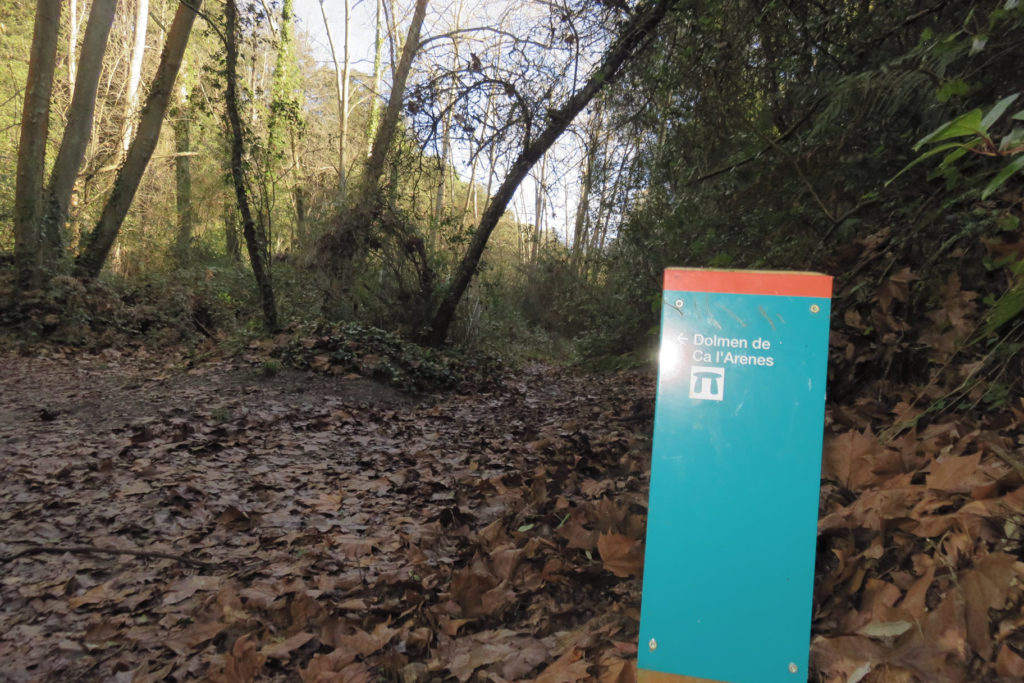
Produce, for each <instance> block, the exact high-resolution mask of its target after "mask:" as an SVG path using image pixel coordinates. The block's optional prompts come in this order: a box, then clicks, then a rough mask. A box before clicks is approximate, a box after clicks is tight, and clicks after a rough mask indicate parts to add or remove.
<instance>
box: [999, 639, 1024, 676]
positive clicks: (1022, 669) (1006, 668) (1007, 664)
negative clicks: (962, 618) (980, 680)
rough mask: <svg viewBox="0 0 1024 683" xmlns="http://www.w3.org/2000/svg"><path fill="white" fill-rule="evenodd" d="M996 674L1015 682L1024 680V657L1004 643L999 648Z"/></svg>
mask: <svg viewBox="0 0 1024 683" xmlns="http://www.w3.org/2000/svg"><path fill="white" fill-rule="evenodd" d="M996 673H997V674H999V675H1000V676H1006V677H1007V678H1011V679H1014V680H1024V657H1021V656H1020V655H1019V654H1017V653H1016V652H1014V651H1013V650H1012V649H1010V646H1009V645H1007V644H1006V643H1003V645H1002V647H1000V648H999V656H998V657H996Z"/></svg>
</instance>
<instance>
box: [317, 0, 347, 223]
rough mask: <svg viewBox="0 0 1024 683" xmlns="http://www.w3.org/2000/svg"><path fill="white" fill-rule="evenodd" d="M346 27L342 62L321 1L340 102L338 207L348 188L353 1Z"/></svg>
mask: <svg viewBox="0 0 1024 683" xmlns="http://www.w3.org/2000/svg"><path fill="white" fill-rule="evenodd" d="M344 8H345V26H344V42H343V43H342V46H341V49H342V55H341V60H340V61H339V59H338V51H337V49H336V48H335V46H334V37H333V35H332V34H331V22H330V21H328V20H327V9H326V8H325V7H324V0H320V15H321V16H322V17H323V20H324V31H325V32H326V33H327V44H328V46H330V48H331V61H332V62H334V77H335V83H336V94H337V101H338V205H339V206H341V205H342V204H343V203H344V201H345V194H346V191H347V186H348V159H347V157H348V109H349V102H348V101H349V62H350V59H349V37H350V35H351V29H352V17H351V1H350V0H344Z"/></svg>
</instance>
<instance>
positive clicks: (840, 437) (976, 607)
mask: <svg viewBox="0 0 1024 683" xmlns="http://www.w3.org/2000/svg"><path fill="white" fill-rule="evenodd" d="M834 341H835V340H834ZM265 359H266V356H265V355H261V354H260V353H258V352H254V353H252V355H249V356H246V355H245V354H241V355H235V356H225V355H210V356H208V357H206V358H204V359H202V360H196V359H191V360H190V359H189V358H188V357H186V356H180V355H176V354H173V353H157V352H153V351H151V352H148V353H147V352H146V351H145V350H142V349H137V350H135V351H133V352H127V351H126V352H119V351H116V350H113V349H108V350H106V351H103V352H100V353H98V354H93V355H89V354H85V353H82V352H74V353H70V352H65V351H61V350H60V349H59V348H56V347H49V348H47V347H40V348H36V349H33V350H32V351H31V352H23V353H20V354H15V353H12V352H6V353H3V354H2V355H0V369H2V372H0V481H2V482H3V484H2V486H0V566H2V572H0V680H5V681H29V680H32V681H35V680H43V681H77V680H110V681H126V682H127V681H162V680H178V681H184V680H212V681H249V680H280V681H294V680H301V681H371V680H401V681H450V680H458V681H469V680H477V681H495V682H500V681H511V680H537V681H544V682H548V683H556V682H563V681H565V682H573V681H585V680H599V681H607V682H616V683H619V682H621V683H625V682H627V681H633V680H634V677H635V673H634V672H635V657H636V637H637V631H638V621H639V606H640V589H641V578H640V577H641V574H642V559H643V558H642V554H643V553H642V549H643V538H644V528H645V521H646V501H647V477H648V468H649V459H650V450H649V449H650V442H649V436H650V433H651V418H652V415H653V404H654V385H655V381H654V376H653V374H652V373H650V372H644V371H629V372H620V373H614V374H601V375H591V374H584V373H580V372H570V371H567V370H563V369H558V368H554V367H551V366H546V365H541V364H535V365H528V366H525V367H522V368H519V369H517V370H516V372H515V373H514V374H510V375H509V376H508V377H505V378H503V379H502V381H500V382H489V383H486V386H485V385H483V384H481V385H479V386H476V387H469V388H467V387H463V388H462V390H461V391H449V392H445V393H428V394H404V393H400V392H398V391H396V390H394V389H391V388H388V387H385V386H383V385H380V384H377V383H374V382H372V381H370V380H368V379H365V378H357V377H355V376H347V375H346V376H340V375H339V376H333V377H332V376H327V375H324V374H318V373H314V372H311V371H299V370H293V369H287V368H280V367H279V366H274V367H273V368H272V371H269V372H268V367H267V365H266V362H265ZM920 396H921V388H920V387H903V388H899V387H890V388H889V389H888V391H886V392H881V391H879V392H878V397H877V398H874V399H872V398H868V397H865V396H864V395H863V394H862V395H861V396H860V397H859V398H857V399H856V400H855V401H850V402H848V403H846V404H844V405H830V406H829V408H828V413H827V420H826V422H827V424H826V438H825V455H824V461H823V484H822V495H821V506H820V523H819V544H818V545H819V547H818V557H817V571H816V581H815V604H814V614H813V624H812V632H813V638H814V640H813V647H812V670H811V674H810V680H814V681H846V682H847V683H859V682H862V681H863V682H865V683H880V682H885V683H912V682H914V681H922V682H923V681H929V682H943V681H949V682H951V683H967V682H975V681H1007V682H1009V681H1020V680H1024V657H1022V656H1021V655H1022V654H1024V590H1022V584H1024V562H1022V559H1024V512H1022V511H1024V477H1022V475H1024V429H1022V424H1024V401H1020V400H1018V399H1013V400H1010V401H1007V402H1004V403H1003V404H1002V408H1000V409H998V410H991V409H990V410H986V411H970V410H967V411H962V412H960V413H955V414H949V415H942V414H932V415H929V416H927V417H925V416H924V415H923V413H922V410H921V408H920V407H915V402H916V401H917V399H919V398H920ZM915 397H917V398H915ZM915 416H916V417H918V418H921V419H919V420H917V421H915V420H913V419H909V418H913V417H915ZM887 425H888V430H887V431H886V432H884V433H883V430H884V429H885V428H886V426H887ZM894 425H896V426H894ZM751 527H752V532H753V533H762V531H760V530H757V525H756V520H751ZM735 542H740V543H742V539H738V540H736V541H735ZM751 566H752V567H756V558H752V559H751ZM737 647H738V648H740V650H741V649H742V644H737Z"/></svg>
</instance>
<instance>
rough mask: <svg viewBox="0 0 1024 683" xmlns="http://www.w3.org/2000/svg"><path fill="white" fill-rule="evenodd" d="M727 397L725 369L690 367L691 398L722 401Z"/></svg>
mask: <svg viewBox="0 0 1024 683" xmlns="http://www.w3.org/2000/svg"><path fill="white" fill-rule="evenodd" d="M724 397H725V368H713V367H704V366H700V365H694V366H691V367H690V398H696V399H699V400H702V401H721V400H722V399H723V398H724Z"/></svg>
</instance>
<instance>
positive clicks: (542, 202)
mask: <svg viewBox="0 0 1024 683" xmlns="http://www.w3.org/2000/svg"><path fill="white" fill-rule="evenodd" d="M547 171H548V157H547V155H546V154H544V155H542V156H541V158H540V173H539V174H538V175H537V176H536V177H535V178H534V181H535V188H534V189H535V190H536V193H535V195H534V202H533V242H532V243H531V245H530V262H531V263H537V259H538V257H539V256H540V245H541V242H543V240H544V212H545V210H546V207H547V201H546V200H547V195H546V193H545V184H546V183H547Z"/></svg>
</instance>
